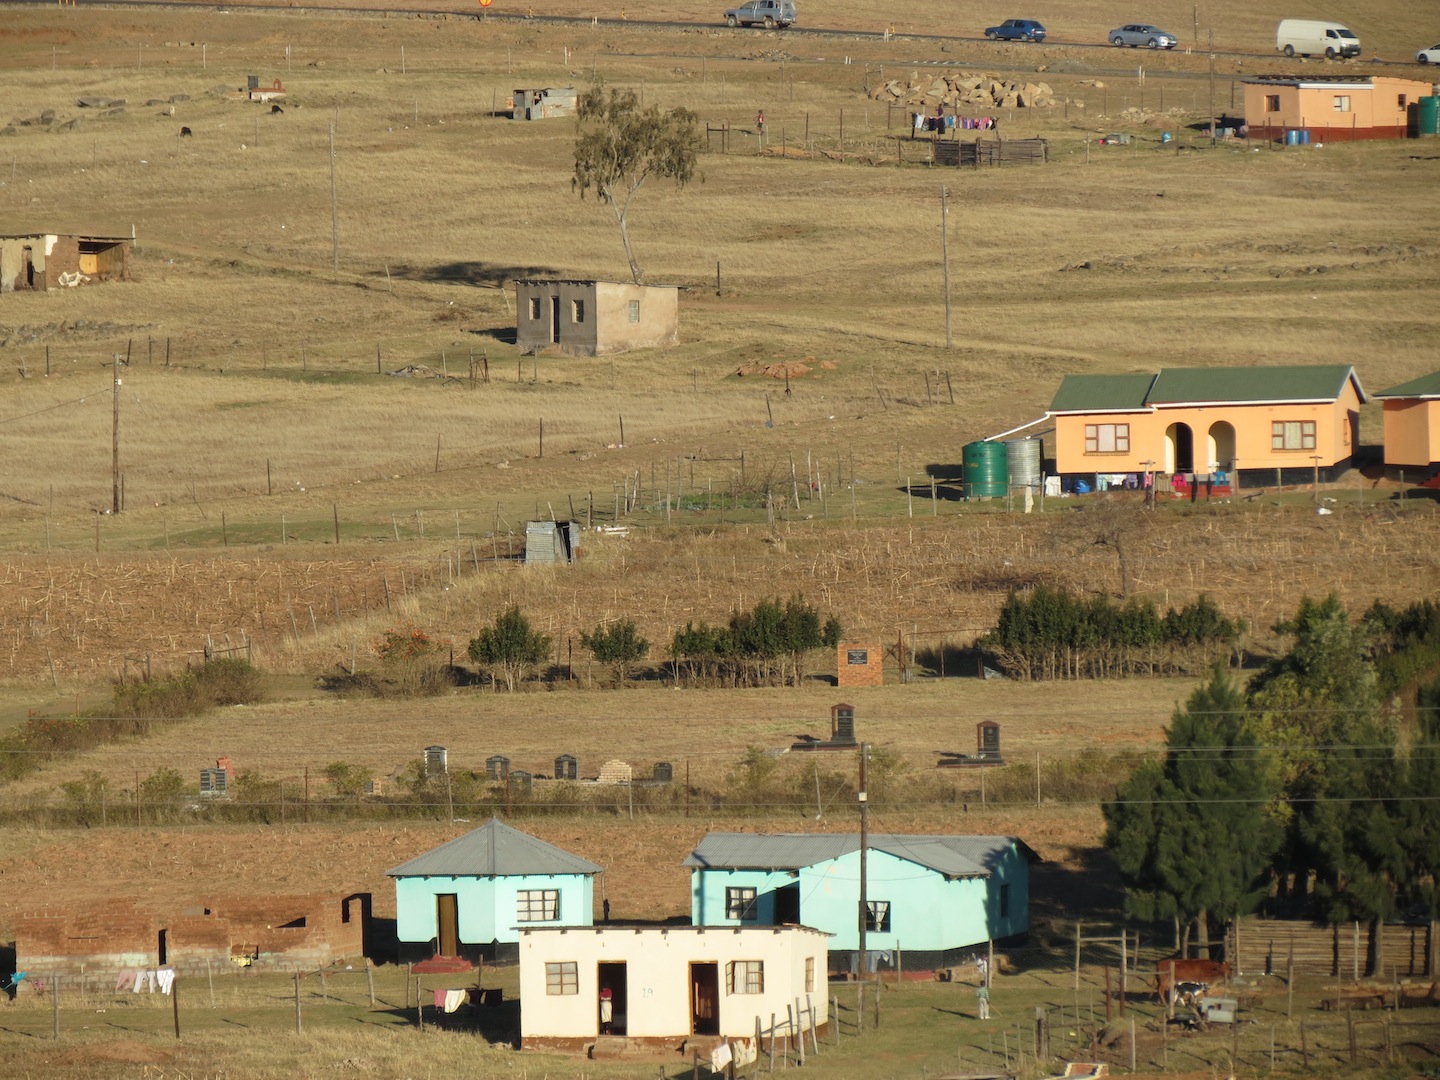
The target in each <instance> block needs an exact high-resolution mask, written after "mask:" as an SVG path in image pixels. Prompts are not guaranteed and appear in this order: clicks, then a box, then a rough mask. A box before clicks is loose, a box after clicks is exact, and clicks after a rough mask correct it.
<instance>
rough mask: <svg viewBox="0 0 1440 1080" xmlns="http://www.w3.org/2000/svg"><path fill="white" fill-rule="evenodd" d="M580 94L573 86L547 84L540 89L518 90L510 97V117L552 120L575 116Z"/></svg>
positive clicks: (515, 118)
mask: <svg viewBox="0 0 1440 1080" xmlns="http://www.w3.org/2000/svg"><path fill="white" fill-rule="evenodd" d="M577 97H578V95H577V94H576V92H575V88H574V87H573V86H546V87H542V88H541V89H539V90H516V91H515V93H514V96H512V97H511V99H510V119H512V120H551V119H554V118H556V117H562V116H574V115H575V102H576V99H577Z"/></svg>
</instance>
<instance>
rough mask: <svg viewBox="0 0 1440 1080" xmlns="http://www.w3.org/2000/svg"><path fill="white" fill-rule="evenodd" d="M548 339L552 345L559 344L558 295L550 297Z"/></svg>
mask: <svg viewBox="0 0 1440 1080" xmlns="http://www.w3.org/2000/svg"><path fill="white" fill-rule="evenodd" d="M550 341H551V343H552V344H554V345H559V344H560V297H558V296H552V297H551V298H550Z"/></svg>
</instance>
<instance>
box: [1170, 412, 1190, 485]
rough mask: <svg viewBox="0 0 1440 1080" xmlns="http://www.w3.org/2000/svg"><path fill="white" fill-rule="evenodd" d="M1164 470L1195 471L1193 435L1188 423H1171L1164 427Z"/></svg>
mask: <svg viewBox="0 0 1440 1080" xmlns="http://www.w3.org/2000/svg"><path fill="white" fill-rule="evenodd" d="M1165 471H1166V472H1168V473H1188V472H1194V471H1195V435H1194V433H1193V432H1192V431H1191V430H1190V425H1189V424H1171V425H1170V426H1169V427H1168V428H1166V429H1165Z"/></svg>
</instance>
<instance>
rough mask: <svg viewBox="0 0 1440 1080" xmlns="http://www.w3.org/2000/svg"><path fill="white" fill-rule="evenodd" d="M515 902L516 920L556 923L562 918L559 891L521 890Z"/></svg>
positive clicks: (516, 895)
mask: <svg viewBox="0 0 1440 1080" xmlns="http://www.w3.org/2000/svg"><path fill="white" fill-rule="evenodd" d="M515 900H516V904H515V918H516V919H518V920H519V921H520V922H555V921H556V920H557V919H559V918H560V890H559V889H521V890H520V891H519V892H518V893H516V894H515Z"/></svg>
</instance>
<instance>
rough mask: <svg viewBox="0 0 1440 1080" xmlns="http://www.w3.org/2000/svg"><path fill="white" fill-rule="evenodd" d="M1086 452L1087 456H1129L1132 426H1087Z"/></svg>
mask: <svg viewBox="0 0 1440 1080" xmlns="http://www.w3.org/2000/svg"><path fill="white" fill-rule="evenodd" d="M1085 452H1086V453H1087V454H1128V453H1129V452H1130V425H1129V424H1086V425H1085Z"/></svg>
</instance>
